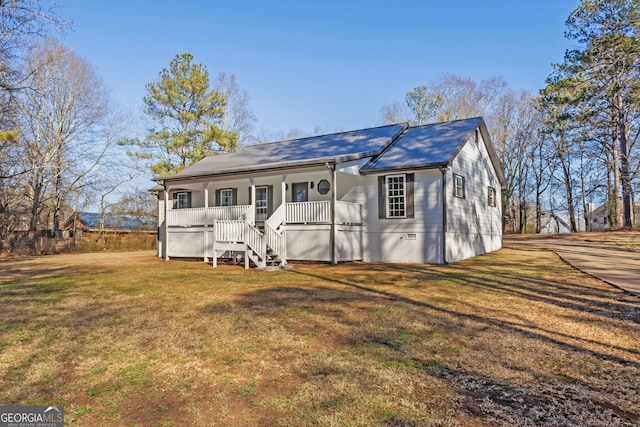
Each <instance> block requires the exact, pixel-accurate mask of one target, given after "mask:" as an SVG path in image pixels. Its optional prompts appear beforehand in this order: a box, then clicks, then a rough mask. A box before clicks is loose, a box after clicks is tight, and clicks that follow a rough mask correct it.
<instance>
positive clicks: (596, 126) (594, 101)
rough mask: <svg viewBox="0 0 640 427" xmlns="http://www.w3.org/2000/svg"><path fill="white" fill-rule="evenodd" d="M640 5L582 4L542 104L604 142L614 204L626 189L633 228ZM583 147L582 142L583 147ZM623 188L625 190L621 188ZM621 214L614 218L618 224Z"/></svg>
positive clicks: (587, 0)
mask: <svg viewBox="0 0 640 427" xmlns="http://www.w3.org/2000/svg"><path fill="white" fill-rule="evenodd" d="M638 22H640V0H583V1H582V3H581V4H580V6H579V7H578V8H576V9H575V10H574V11H573V12H572V13H571V15H570V16H569V18H568V19H567V32H566V37H567V38H569V39H571V40H575V41H577V42H578V43H579V44H580V47H579V48H577V49H574V50H570V51H568V52H567V53H566V55H565V60H564V62H563V63H562V64H558V65H556V66H555V71H554V73H553V74H552V75H551V76H550V77H549V79H548V80H547V87H546V88H545V90H544V91H543V98H545V99H546V101H547V105H548V106H550V105H555V107H554V108H556V107H559V108H561V109H563V110H564V111H565V112H566V114H567V115H568V116H569V117H568V118H569V119H570V120H571V121H573V122H574V123H576V126H579V127H582V128H584V129H585V130H586V133H587V134H590V135H591V139H592V141H597V140H599V141H605V143H607V142H608V143H607V145H606V146H604V147H602V149H603V150H605V151H610V152H611V154H612V155H611V157H612V158H613V162H610V165H611V174H612V175H613V176H614V178H613V179H612V180H611V182H612V183H613V189H610V191H609V193H610V197H612V198H613V200H612V201H610V203H611V204H612V205H613V206H615V205H616V201H617V198H618V196H619V193H620V191H619V190H618V188H620V187H621V189H622V191H621V193H622V194H621V195H622V202H623V214H624V215H623V216H624V225H625V226H631V225H632V206H631V201H632V185H631V174H630V169H629V159H630V156H631V147H632V145H633V143H634V142H635V140H636V139H637V138H638V127H639V123H638V121H639V114H638V110H639V109H638V107H639V106H640V35H639V30H640V28H639V25H638ZM578 142H580V141H578ZM619 186H620V187H619ZM616 219H617V213H614V214H613V215H612V218H611V220H612V222H613V223H614V224H615V221H616Z"/></svg>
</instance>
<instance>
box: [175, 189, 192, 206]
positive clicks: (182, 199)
mask: <svg viewBox="0 0 640 427" xmlns="http://www.w3.org/2000/svg"><path fill="white" fill-rule="evenodd" d="M190 207H191V206H189V192H188V191H181V192H179V193H176V209H189V208H190Z"/></svg>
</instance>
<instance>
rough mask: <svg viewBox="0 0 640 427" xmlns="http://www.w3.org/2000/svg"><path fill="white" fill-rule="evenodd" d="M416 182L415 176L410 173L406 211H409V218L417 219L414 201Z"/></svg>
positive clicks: (407, 180) (408, 175)
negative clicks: (414, 185) (414, 182)
mask: <svg viewBox="0 0 640 427" xmlns="http://www.w3.org/2000/svg"><path fill="white" fill-rule="evenodd" d="M414 180H415V174H413V173H408V174H407V177H406V187H407V200H406V209H407V218H414V217H415V209H414V207H413V206H414V200H413V181H414Z"/></svg>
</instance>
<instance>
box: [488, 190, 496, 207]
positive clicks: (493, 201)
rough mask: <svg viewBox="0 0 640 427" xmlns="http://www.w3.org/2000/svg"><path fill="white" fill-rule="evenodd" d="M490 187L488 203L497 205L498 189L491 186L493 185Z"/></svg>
mask: <svg viewBox="0 0 640 427" xmlns="http://www.w3.org/2000/svg"><path fill="white" fill-rule="evenodd" d="M488 189H489V190H488V194H487V204H488V205H489V206H493V207H496V204H497V202H496V189H495V188H493V187H491V186H489V187H488Z"/></svg>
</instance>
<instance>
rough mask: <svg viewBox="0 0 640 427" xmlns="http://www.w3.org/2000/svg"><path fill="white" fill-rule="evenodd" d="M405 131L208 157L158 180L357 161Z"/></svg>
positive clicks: (393, 128) (380, 130)
mask: <svg viewBox="0 0 640 427" xmlns="http://www.w3.org/2000/svg"><path fill="white" fill-rule="evenodd" d="M406 127H407V125H406V124H395V125H387V126H381V127H376V128H370V129H361V130H355V131H350V132H340V133H335V134H329V135H320V136H314V137H309V138H301V139H293V140H288V141H280V142H272V143H268V144H260V145H253V146H249V147H245V148H243V149H241V150H240V151H238V152H235V153H229V154H218V155H213V156H209V157H206V158H204V159H202V160H200V161H199V162H197V163H195V164H193V165H192V166H189V167H188V168H186V169H184V170H183V171H182V172H180V173H178V174H176V175H173V176H170V177H159V178H157V179H158V180H162V179H174V178H175V179H180V178H193V177H198V176H206V175H220V174H230V173H240V172H252V171H258V170H265V169H277V168H286V167H295V166H304V165H309V164H322V163H324V162H345V161H349V160H357V159H361V158H364V157H371V156H374V155H377V154H379V153H380V152H382V151H383V150H384V149H385V148H386V147H387V146H388V145H389V144H390V143H391V142H393V141H394V140H395V139H396V138H397V137H398V135H400V134H401V133H402V131H404V130H405V129H406Z"/></svg>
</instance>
